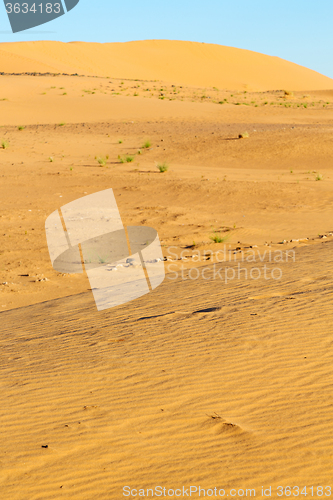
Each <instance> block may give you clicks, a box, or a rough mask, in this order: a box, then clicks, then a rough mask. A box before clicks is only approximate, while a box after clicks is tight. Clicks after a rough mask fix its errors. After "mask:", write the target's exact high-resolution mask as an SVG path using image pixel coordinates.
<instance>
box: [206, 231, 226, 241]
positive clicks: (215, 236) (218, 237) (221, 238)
mask: <svg viewBox="0 0 333 500" xmlns="http://www.w3.org/2000/svg"><path fill="white" fill-rule="evenodd" d="M228 237H229V235H228V234H227V235H226V236H222V235H221V234H218V233H217V232H216V231H215V232H214V234H213V235H212V236H210V237H209V239H210V240H212V241H214V243H224V242H225V241H227V239H228Z"/></svg>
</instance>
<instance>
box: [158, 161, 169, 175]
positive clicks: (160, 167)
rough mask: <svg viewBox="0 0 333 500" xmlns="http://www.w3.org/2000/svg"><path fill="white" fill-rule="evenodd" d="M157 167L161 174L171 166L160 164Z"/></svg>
mask: <svg viewBox="0 0 333 500" xmlns="http://www.w3.org/2000/svg"><path fill="white" fill-rule="evenodd" d="M156 166H157V168H158V170H159V171H160V172H161V173H163V172H166V171H167V170H168V169H169V165H168V164H167V163H165V162H163V163H158V164H157V165H156Z"/></svg>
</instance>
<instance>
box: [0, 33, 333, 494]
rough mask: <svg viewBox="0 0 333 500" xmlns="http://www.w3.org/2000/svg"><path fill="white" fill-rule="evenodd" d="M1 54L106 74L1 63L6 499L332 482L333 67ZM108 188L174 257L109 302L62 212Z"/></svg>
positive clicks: (70, 52)
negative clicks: (59, 229)
mask: <svg viewBox="0 0 333 500" xmlns="http://www.w3.org/2000/svg"><path fill="white" fill-rule="evenodd" d="M0 61H1V68H0V72H1V71H3V72H9V73H10V72H15V73H20V72H31V71H36V72H48V71H49V72H66V73H84V74H86V75H89V74H90V75H101V76H100V77H98V78H97V77H96V78H95V77H91V76H86V77H77V76H63V75H61V76H50V75H48V76H36V77H35V76H29V75H23V76H22V75H20V76H13V75H0V238H1V248H0V273H1V279H0V333H1V335H0V376H1V396H2V399H1V405H0V426H1V429H2V430H3V438H2V439H1V442H0V464H1V472H0V490H1V495H0V496H1V500H27V499H29V500H51V499H56V500H58V499H66V500H76V499H80V500H92V499H95V498H99V499H103V500H119V499H120V498H126V497H124V496H123V490H122V488H123V486H125V485H128V486H130V487H131V488H154V487H155V486H157V485H161V486H162V487H166V488H171V489H172V488H181V487H182V486H184V487H185V488H187V487H189V486H190V485H193V486H201V487H202V488H206V489H207V488H214V487H217V488H223V489H225V491H226V494H225V498H226V497H227V495H228V496H229V498H231V497H233V498H243V497H244V496H245V493H243V494H242V493H241V492H240V493H238V495H237V496H235V495H233V496H232V494H231V491H230V490H231V489H232V488H235V489H236V490H238V489H242V490H243V491H244V492H245V490H246V489H252V490H253V489H255V491H256V497H257V498H262V495H261V487H262V486H264V487H265V488H269V487H271V488H272V490H271V498H273V499H274V500H276V499H278V498H287V497H288V496H296V495H295V494H296V493H297V490H293V491H294V492H295V494H293V495H289V490H288V489H287V490H286V494H285V495H284V496H282V497H281V496H278V495H277V492H278V490H277V487H278V486H284V487H287V486H291V487H293V486H298V487H299V491H303V494H302V495H301V494H300V495H299V496H300V497H301V498H305V494H304V487H305V486H306V487H307V496H306V498H322V497H325V498H328V490H327V489H326V490H325V487H326V486H329V485H330V482H331V478H332V435H333V433H332V430H333V429H332V428H333V424H332V403H331V395H332V384H333V374H332V338H331V337H332V333H331V331H332V294H333V287H332V278H333V268H332V251H333V198H332V190H333V175H332V133H333V129H332V123H333V121H332V117H333V104H332V95H333V91H332V87H333V86H332V80H330V79H328V78H326V77H323V76H322V75H318V74H317V73H315V72H312V71H310V70H308V69H306V68H301V67H299V66H297V65H294V64H292V63H288V62H286V61H282V60H280V59H277V58H272V57H268V56H263V55H261V54H255V53H253V52H248V51H241V50H238V49H230V48H227V47H219V46H214V45H203V44H195V43H185V42H165V41H156V42H155V41H147V42H133V43H128V44H109V45H107V44H106V45H100V44H83V43H72V44H62V43H56V42H32V43H21V44H20V43H15V44H2V45H1V47H0ZM103 75H108V76H110V78H104V77H103ZM125 76H127V78H128V79H127V80H126V79H125ZM117 77H119V78H120V77H122V78H124V80H122V79H117ZM140 77H141V78H142V80H140V81H133V80H135V79H137V78H140ZM162 78H163V80H164V81H163V82H161V81H158V82H156V81H153V82H147V80H148V79H152V80H156V79H162ZM130 79H131V80H130ZM167 82H169V83H167ZM184 82H185V83H184ZM207 82H208V83H207ZM177 83H178V85H177ZM174 85H176V86H174ZM208 86H209V88H208ZM213 86H214V87H217V88H213ZM251 86H252V87H253V88H255V89H259V90H258V91H257V92H254V91H253V92H251V91H250V90H247V91H246V92H245V90H244V89H250V88H251ZM224 87H229V90H228V91H227V90H224ZM232 87H235V88H237V89H238V90H236V92H234V91H233V90H231V89H232ZM286 87H287V88H288V89H292V90H294V91H295V92H294V93H289V94H286V93H285V92H283V91H281V90H279V91H278V90H270V91H269V92H267V91H266V90H267V89H268V88H272V89H281V88H286ZM311 88H313V89H315V90H313V91H311V90H310V89H311ZM161 89H163V90H161ZM260 89H264V91H260ZM297 89H300V90H302V91H297ZM303 89H304V90H305V89H306V90H307V91H304V90H303ZM330 89H331V90H330ZM245 131H247V132H248V135H249V137H248V138H247V139H240V138H239V134H240V133H243V132H245ZM146 141H149V144H148V147H144V146H147V143H146ZM145 143H146V144H145ZM99 160H103V161H102V162H100V161H99ZM159 162H167V163H168V165H169V169H168V171H167V172H164V173H160V172H159V171H158V169H157V168H156V164H157V163H159ZM318 181H320V182H318ZM108 188H112V189H113V191H114V194H115V197H116V201H117V204H118V208H119V211H120V214H121V217H122V221H123V223H124V225H125V226H129V225H135V226H137V225H139V226H151V227H154V228H155V229H156V230H157V231H158V233H159V236H160V239H161V244H162V246H163V252H164V255H165V256H169V258H171V257H170V248H168V247H170V246H171V247H172V250H173V257H172V258H173V261H172V262H171V261H170V260H169V261H166V262H165V269H166V278H165V281H164V282H163V283H162V285H161V286H160V287H158V288H156V289H155V290H154V291H153V292H152V293H150V294H148V295H145V296H144V297H141V298H139V299H137V300H134V301H132V302H129V303H127V304H125V305H123V306H119V307H116V308H113V309H109V310H106V311H103V312H100V313H98V312H97V309H96V306H95V304H94V302H93V295H92V293H91V290H90V284H89V282H88V280H87V277H86V275H85V274H82V275H81V274H62V273H59V272H57V271H55V270H54V269H53V268H52V266H51V262H50V257H49V253H48V248H47V242H46V238H45V220H46V218H47V217H48V216H49V215H50V214H51V213H52V212H53V211H55V210H57V209H58V208H59V207H61V206H62V205H65V204H67V203H69V202H70V201H73V200H75V199H77V198H80V197H83V196H84V195H86V194H91V193H97V192H98V191H101V190H104V189H108ZM216 236H219V237H220V238H221V239H222V241H218V240H217V239H216ZM214 237H215V240H214ZM225 245H226V246H227V254H228V256H229V259H227V261H226V262H218V260H217V258H216V253H217V252H224V250H225V249H224V246H225ZM229 250H230V252H229ZM288 250H292V251H294V252H295V254H294V255H295V258H294V259H291V260H287V259H286V252H287V251H288ZM210 251H211V252H214V253H215V257H214V256H209V259H208V258H207V260H206V255H205V254H206V252H207V253H209V252H210ZM180 252H183V254H184V255H185V258H184V260H180V259H178V257H179V254H180ZM253 252H255V253H256V257H255V262H253V261H248V260H246V259H247V257H249V255H250V256H251V255H253ZM198 253H199V255H200V260H199V262H198V261H197V259H195V257H196V258H197V255H198ZM277 254H279V255H282V256H283V257H282V260H280V261H278V262H277V263H275V261H273V260H271V256H272V255H273V258H274V256H275V255H277ZM239 263H240V264H241V267H242V269H243V270H242V271H241V277H240V278H235V279H233V280H230V281H229V282H227V283H226V282H225V279H224V280H223V276H224V277H225V268H226V267H227V268H228V269H229V271H230V269H231V270H232V271H235V273H236V276H237V269H238V264H239ZM264 266H267V267H268V269H269V271H268V278H269V277H270V276H272V275H271V274H270V273H271V271H272V269H273V268H275V267H278V268H279V269H280V270H281V272H282V275H281V279H280V280H275V279H272V278H270V279H266V278H265V277H264ZM254 268H256V269H254ZM253 269H254V270H255V273H254V276H255V277H256V278H257V279H255V277H254V278H251V279H245V275H246V273H247V274H248V276H250V273H251V271H252V270H253ZM258 269H259V271H260V276H259V277H258ZM175 270H177V272H178V273H179V274H178V278H177V279H174V272H175ZM203 270H204V274H203ZM216 271H221V274H220V275H219V274H216ZM191 273H192V274H191ZM197 273H199V274H197ZM193 275H194V277H195V276H197V278H196V279H193ZM311 487H313V490H311ZM317 487H318V488H319V489H318V490H317ZM321 487H323V490H321V489H320V488H321ZM322 493H323V494H322ZM325 493H326V494H325ZM151 496H152V495H151V494H150V498H151ZM185 496H186V495H185ZM185 496H184V497H183V498H185ZM207 496H208V495H206V497H207ZM248 496H249V495H247V497H248ZM252 496H254V495H253V492H252ZM128 498H135V497H134V496H131V497H128ZM136 498H139V497H136ZM145 498H147V497H145ZM162 498H168V497H162ZM169 498H175V497H172V496H170V497H169ZM188 498H190V497H188ZM192 498H193V499H195V500H196V499H199V498H203V495H201V496H200V497H199V496H198V494H197V493H196V494H195V493H194V494H193V495H192ZM211 498H217V496H215V495H214V496H212V497H211ZM220 498H222V496H221V495H220Z"/></svg>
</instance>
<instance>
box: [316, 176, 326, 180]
mask: <svg viewBox="0 0 333 500" xmlns="http://www.w3.org/2000/svg"><path fill="white" fill-rule="evenodd" d="M323 178H324V176H323V175H322V174H317V175H316V181H321V180H323Z"/></svg>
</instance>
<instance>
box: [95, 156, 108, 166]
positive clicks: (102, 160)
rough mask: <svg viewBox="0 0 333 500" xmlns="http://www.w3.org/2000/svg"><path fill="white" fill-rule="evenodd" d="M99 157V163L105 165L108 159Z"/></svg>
mask: <svg viewBox="0 0 333 500" xmlns="http://www.w3.org/2000/svg"><path fill="white" fill-rule="evenodd" d="M96 159H97V163H98V164H99V165H100V166H101V167H105V165H106V159H105V158H103V157H102V156H99V157H98V158H96Z"/></svg>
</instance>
